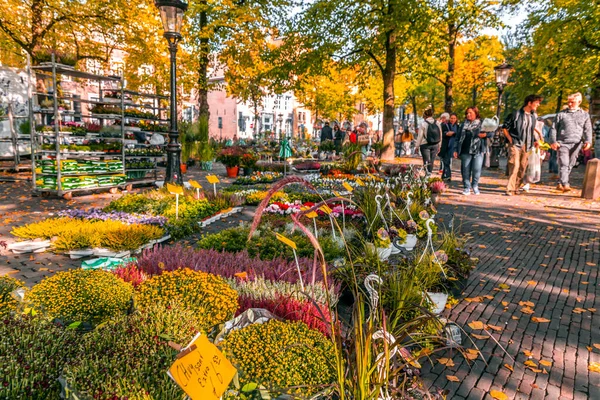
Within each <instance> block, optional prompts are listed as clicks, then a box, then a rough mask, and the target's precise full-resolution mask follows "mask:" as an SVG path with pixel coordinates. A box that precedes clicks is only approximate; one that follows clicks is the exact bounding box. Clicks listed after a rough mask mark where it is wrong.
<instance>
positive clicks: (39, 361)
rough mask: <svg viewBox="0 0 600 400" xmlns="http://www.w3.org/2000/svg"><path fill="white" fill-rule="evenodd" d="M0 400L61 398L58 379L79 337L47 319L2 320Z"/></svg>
mask: <svg viewBox="0 0 600 400" xmlns="http://www.w3.org/2000/svg"><path fill="white" fill-rule="evenodd" d="M0 338H2V340H0V365H1V366H2V374H1V376H0V399H58V398H59V396H60V384H59V383H58V380H57V379H58V377H59V375H60V374H61V372H62V369H63V367H64V366H65V364H67V363H68V362H69V360H72V359H73V358H74V355H75V352H76V350H77V344H78V343H79V339H80V337H79V334H78V333H76V332H75V331H74V330H64V329H62V328H60V327H58V326H57V325H55V324H52V323H50V322H48V321H47V320H46V319H44V318H37V317H30V316H21V315H18V316H12V317H11V316H4V318H3V321H0Z"/></svg>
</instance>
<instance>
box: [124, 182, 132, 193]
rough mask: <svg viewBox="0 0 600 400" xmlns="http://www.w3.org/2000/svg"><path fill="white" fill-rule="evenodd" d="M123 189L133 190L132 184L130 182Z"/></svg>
mask: <svg viewBox="0 0 600 400" xmlns="http://www.w3.org/2000/svg"><path fill="white" fill-rule="evenodd" d="M125 190H127V191H128V192H131V191H132V190H133V185H132V184H131V183H130V184H129V185H127V186H125Z"/></svg>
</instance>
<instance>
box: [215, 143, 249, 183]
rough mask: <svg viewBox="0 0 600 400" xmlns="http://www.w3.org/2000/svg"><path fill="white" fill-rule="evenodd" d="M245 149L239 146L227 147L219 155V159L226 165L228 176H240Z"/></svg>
mask: <svg viewBox="0 0 600 400" xmlns="http://www.w3.org/2000/svg"><path fill="white" fill-rule="evenodd" d="M243 154H244V152H243V150H242V149H240V148H239V147H237V146H230V147H225V148H224V149H223V150H221V152H220V153H219V155H218V156H217V161H218V162H220V163H222V164H223V165H225V168H226V169H227V176H228V177H230V178H235V177H237V176H238V172H239V169H240V167H239V166H240V162H241V160H242V155H243Z"/></svg>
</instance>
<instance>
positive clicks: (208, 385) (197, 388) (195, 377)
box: [169, 334, 236, 400]
mask: <svg viewBox="0 0 600 400" xmlns="http://www.w3.org/2000/svg"><path fill="white" fill-rule="evenodd" d="M235 374H236V369H235V368H234V367H233V365H231V363H230V362H229V360H227V359H226V358H225V356H224V355H223V353H221V352H220V351H219V349H218V348H217V346H215V345H214V344H212V343H210V342H209V341H208V339H207V337H206V335H201V334H199V335H198V336H196V337H195V338H194V340H192V343H190V345H189V346H188V347H187V348H186V349H185V350H183V351H182V352H181V353H180V354H179V355H178V356H177V360H175V362H174V363H173V365H171V368H169V376H170V377H171V378H172V379H173V380H174V381H175V382H176V383H177V384H178V385H179V387H181V388H182V389H183V391H184V392H185V393H186V394H187V395H188V396H190V398H191V399H192V400H213V399H214V400H219V399H220V398H221V396H222V395H223V393H225V390H227V387H228V386H229V382H231V380H232V379H233V377H234V376H235Z"/></svg>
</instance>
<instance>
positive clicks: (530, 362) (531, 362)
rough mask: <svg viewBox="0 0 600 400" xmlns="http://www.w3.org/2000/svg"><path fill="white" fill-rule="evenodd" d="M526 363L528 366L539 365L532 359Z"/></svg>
mask: <svg viewBox="0 0 600 400" xmlns="http://www.w3.org/2000/svg"><path fill="white" fill-rule="evenodd" d="M525 365H527V366H528V367H537V364H536V363H535V362H533V361H531V360H527V361H525Z"/></svg>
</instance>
